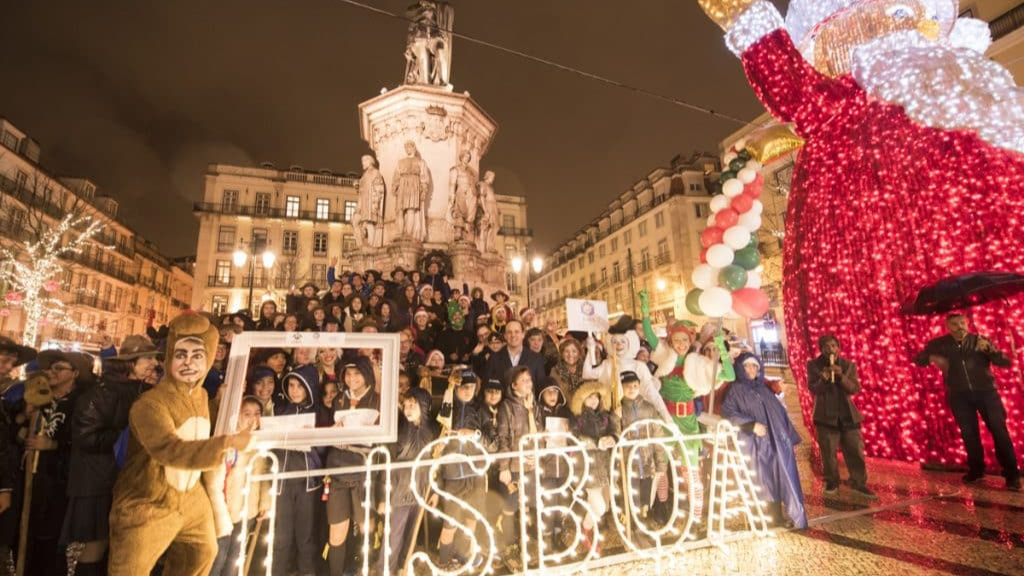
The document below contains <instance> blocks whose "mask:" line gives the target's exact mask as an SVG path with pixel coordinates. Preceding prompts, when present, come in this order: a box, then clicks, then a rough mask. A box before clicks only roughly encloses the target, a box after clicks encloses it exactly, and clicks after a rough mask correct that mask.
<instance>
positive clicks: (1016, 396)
mask: <svg viewBox="0 0 1024 576" xmlns="http://www.w3.org/2000/svg"><path fill="white" fill-rule="evenodd" d="M742 56H743V66H744V68H745V70H746V74H747V78H748V79H749V81H750V84H751V85H752V86H753V87H754V90H755V91H756V93H757V96H758V98H760V100H761V102H763V103H764V105H765V106H766V107H767V108H768V110H769V111H771V113H772V114H773V115H774V116H775V117H776V118H778V119H779V120H781V121H784V122H793V123H795V124H796V128H797V132H799V134H800V135H801V136H803V137H804V138H805V139H806V140H807V143H806V145H805V146H804V148H803V149H802V150H801V151H800V152H799V156H798V159H797V163H796V167H795V169H794V173H793V180H792V188H791V191H790V194H789V205H788V210H787V214H786V237H785V249H784V284H783V292H784V298H785V314H786V319H785V320H786V322H785V323H786V328H787V335H788V341H789V360H790V366H791V367H792V369H793V373H794V376H795V377H796V380H797V383H798V387H799V390H800V401H801V405H802V408H803V415H804V420H805V422H806V423H807V424H808V427H809V428H811V429H813V426H812V425H811V424H812V420H811V407H812V404H813V398H812V397H811V395H810V393H809V392H808V390H807V386H806V383H807V374H806V364H807V361H808V360H810V359H812V358H813V357H814V356H816V355H817V354H818V350H817V338H818V336H820V335H822V334H826V333H834V334H836V335H837V336H838V337H839V339H840V341H841V342H842V345H843V346H844V356H848V357H849V358H850V359H852V360H853V361H855V362H856V363H857V367H858V374H859V376H860V378H861V382H862V383H863V392H862V393H861V394H860V395H859V396H858V397H857V398H856V399H855V400H856V402H857V405H858V407H859V408H860V409H861V411H862V412H863V413H864V424H863V430H864V437H865V442H866V444H867V452H868V454H869V455H874V456H881V457H886V458H893V459H904V460H920V461H925V462H934V463H949V464H951V463H954V462H962V461H964V459H965V453H964V451H963V445H962V443H961V441H960V436H959V433H958V431H957V428H956V424H955V422H954V421H953V418H952V416H951V415H950V413H949V411H948V410H947V408H946V402H945V391H944V388H943V386H942V382H941V375H940V373H939V371H938V369H936V368H934V367H931V368H925V369H922V368H917V367H915V366H914V365H913V364H912V362H911V357H912V356H913V355H914V354H916V353H917V352H918V351H920V350H921V349H922V348H923V347H924V345H925V343H926V342H927V341H928V340H929V339H930V338H933V337H935V336H937V335H939V334H941V333H943V332H944V328H943V317H931V318H929V317H906V316H903V315H901V314H900V312H899V308H900V305H901V304H902V303H903V302H904V301H905V300H906V299H907V298H909V297H911V296H912V295H914V294H915V293H916V292H917V290H918V289H919V288H921V287H922V286H925V285H927V284H929V283H932V282H935V281H937V280H939V279H941V278H944V277H947V276H950V275H955V274H963V273H968V272H979V271H988V270H999V271H1009V272H1024V155H1021V154H1018V153H1015V152H1011V151H1009V150H1005V149H1001V148H997V147H995V146H992V145H991V144H988V143H986V142H984V141H982V140H981V139H980V138H978V137H977V136H976V135H975V134H974V133H973V132H970V131H954V130H942V129H935V128H928V127H925V126H923V125H920V124H918V123H916V122H914V121H913V120H911V119H910V118H909V117H908V116H907V115H906V114H905V113H904V111H903V109H902V108H901V107H899V106H896V105H892V104H888V103H886V102H883V101H879V100H877V99H874V98H872V97H870V96H869V95H868V94H867V93H866V92H865V91H864V90H863V89H862V88H861V87H859V86H858V85H857V84H856V82H855V81H854V79H853V78H852V77H851V76H849V75H846V76H842V77H839V78H828V77H826V76H823V75H821V74H820V73H818V72H817V71H816V70H815V69H814V68H813V67H812V66H811V65H810V64H809V63H808V62H807V61H806V60H804V58H803V57H802V56H801V54H800V53H799V52H798V51H797V49H796V48H795V47H794V45H793V43H792V41H791V40H790V37H789V35H788V34H787V32H785V31H784V30H781V29H780V30H776V31H774V32H772V33H770V34H768V35H766V36H764V37H762V38H761V39H759V40H758V41H757V42H756V43H755V44H753V45H752V46H750V47H749V48H748V49H747V50H746V51H745V52H743V55H742ZM968 313H969V318H970V319H971V321H972V331H974V330H975V329H976V330H977V331H978V332H980V333H982V334H985V335H987V336H989V337H991V338H992V339H993V340H994V342H995V343H996V345H997V346H998V347H999V348H1000V349H1002V350H1004V351H1005V352H1006V353H1007V354H1010V353H1011V337H1012V338H1015V339H1016V342H1017V347H1018V353H1017V354H1016V355H1014V357H1013V360H1014V367H1013V368H1011V369H998V368H996V369H995V370H994V373H995V375H996V379H997V386H998V388H999V391H1000V394H1001V395H1002V397H1003V401H1004V404H1005V406H1006V408H1007V412H1008V428H1009V430H1010V435H1011V437H1012V438H1013V440H1014V444H1015V446H1016V449H1017V453H1018V458H1019V457H1021V456H1024V452H1022V449H1024V418H1022V415H1021V413H1020V409H1021V407H1024V395H1022V385H1024V383H1022V382H1021V369H1020V367H1019V366H1020V363H1021V361H1022V355H1021V354H1020V348H1022V347H1024V299H1022V298H1020V297H1017V298H1015V299H1013V300H1011V301H1010V302H1009V303H1008V304H1003V303H996V304H989V305H985V306H982V307H977V308H973V309H971V310H970V311H968ZM983 438H984V442H985V443H986V453H987V458H988V461H989V462H990V463H993V462H994V457H993V452H992V448H991V440H990V438H989V437H988V435H987V433H986V434H983Z"/></svg>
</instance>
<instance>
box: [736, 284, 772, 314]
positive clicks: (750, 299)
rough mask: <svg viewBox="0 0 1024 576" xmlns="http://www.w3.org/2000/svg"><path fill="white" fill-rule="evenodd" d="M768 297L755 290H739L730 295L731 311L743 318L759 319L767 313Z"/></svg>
mask: <svg viewBox="0 0 1024 576" xmlns="http://www.w3.org/2000/svg"><path fill="white" fill-rule="evenodd" d="M768 306H769V301H768V295H767V294H765V293H764V292H762V291H761V290H759V289H757V288H740V289H739V290H736V291H734V292H733V293H732V310H733V312H735V313H737V314H739V315H740V316H743V317H744V318H760V317H761V316H764V315H765V313H767V312H768Z"/></svg>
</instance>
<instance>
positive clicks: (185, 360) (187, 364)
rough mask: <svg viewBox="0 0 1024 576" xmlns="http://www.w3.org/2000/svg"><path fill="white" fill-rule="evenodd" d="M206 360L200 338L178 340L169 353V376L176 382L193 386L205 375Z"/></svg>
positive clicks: (204, 349)
mask: <svg viewBox="0 0 1024 576" xmlns="http://www.w3.org/2000/svg"><path fill="white" fill-rule="evenodd" d="M206 361H207V358H206V347H205V346H203V341H202V340H200V339H199V338H184V339H182V340H178V341H177V342H175V343H174V350H173V352H172V355H171V368H170V372H171V376H172V377H173V378H174V379H175V380H177V381H178V382H182V383H185V384H188V385H189V386H195V385H196V384H198V383H199V382H201V381H202V380H203V378H205V377H206Z"/></svg>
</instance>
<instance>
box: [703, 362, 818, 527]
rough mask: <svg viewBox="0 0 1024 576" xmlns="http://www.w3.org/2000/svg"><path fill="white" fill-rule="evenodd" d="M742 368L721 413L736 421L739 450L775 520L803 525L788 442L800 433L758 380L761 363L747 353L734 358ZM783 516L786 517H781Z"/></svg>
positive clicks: (801, 500)
mask: <svg viewBox="0 0 1024 576" xmlns="http://www.w3.org/2000/svg"><path fill="white" fill-rule="evenodd" d="M736 360H737V362H736V363H737V364H739V365H740V366H741V367H742V369H741V370H737V372H736V380H735V381H734V382H733V383H732V384H730V385H729V389H728V390H726V392H725V399H724V400H723V401H722V417H723V418H727V419H728V420H729V421H730V422H732V423H733V424H735V425H736V426H739V428H740V434H739V436H740V440H742V442H743V446H742V449H743V452H744V454H745V455H746V456H747V457H748V458H749V459H750V463H751V466H752V467H753V472H754V482H756V483H757V484H758V485H759V486H760V487H761V497H762V498H763V499H764V500H766V501H768V502H770V503H771V504H772V506H771V510H772V512H773V515H774V516H775V518H776V521H780V522H781V523H784V524H787V523H792V524H793V527H795V528H806V527H807V513H806V510H805V509H804V492H803V489H802V488H801V487H800V475H799V473H798V472H797V466H796V454H795V453H794V452H793V447H794V446H796V445H797V444H799V443H800V436H799V435H798V434H797V432H796V428H794V427H793V421H792V420H790V419H789V415H788V414H787V413H786V407H785V406H783V405H782V402H780V401H779V399H778V398H777V397H776V396H775V393H774V392H772V391H771V390H770V389H769V388H768V386H766V385H765V383H764V371H763V370H762V368H761V362H760V361H759V360H758V359H757V357H756V356H754V355H753V354H750V353H749V352H748V353H744V354H741V355H740V356H739V358H737V359H736ZM787 519H788V521H789V522H786V520H787Z"/></svg>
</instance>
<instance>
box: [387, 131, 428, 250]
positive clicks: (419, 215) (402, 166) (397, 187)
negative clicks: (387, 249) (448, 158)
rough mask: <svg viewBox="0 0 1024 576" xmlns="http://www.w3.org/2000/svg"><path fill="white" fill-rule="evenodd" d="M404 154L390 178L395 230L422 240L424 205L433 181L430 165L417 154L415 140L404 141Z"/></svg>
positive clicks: (425, 210) (425, 223) (426, 202)
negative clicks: (396, 226)
mask: <svg viewBox="0 0 1024 576" xmlns="http://www.w3.org/2000/svg"><path fill="white" fill-rule="evenodd" d="M405 155H406V156H405V158H402V159H401V160H399V161H398V165H397V166H395V177H394V178H393V179H392V181H391V187H392V192H393V193H394V197H395V202H396V204H395V218H396V220H398V233H399V235H400V236H404V237H407V238H412V239H414V240H417V241H419V242H423V241H425V240H426V239H427V207H428V206H430V195H431V194H432V193H433V191H434V182H433V179H432V178H431V176H430V167H428V166H427V163H426V162H425V161H424V160H423V158H421V157H420V152H419V150H417V149H416V143H415V142H413V141H411V140H410V141H408V142H406V143H405Z"/></svg>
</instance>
